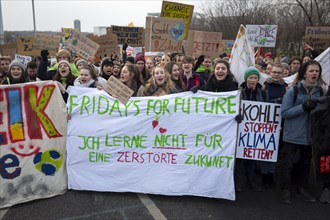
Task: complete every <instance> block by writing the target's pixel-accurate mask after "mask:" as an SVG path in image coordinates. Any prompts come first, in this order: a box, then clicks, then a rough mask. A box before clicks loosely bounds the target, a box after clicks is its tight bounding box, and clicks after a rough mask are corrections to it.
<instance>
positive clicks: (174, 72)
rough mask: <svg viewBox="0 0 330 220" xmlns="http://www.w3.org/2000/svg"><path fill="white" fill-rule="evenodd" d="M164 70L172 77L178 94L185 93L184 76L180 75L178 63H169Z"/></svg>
mask: <svg viewBox="0 0 330 220" xmlns="http://www.w3.org/2000/svg"><path fill="white" fill-rule="evenodd" d="M164 69H165V70H166V71H167V72H168V73H169V74H170V75H171V79H172V81H173V83H174V85H175V89H176V90H177V91H178V92H185V91H186V87H185V85H184V83H183V80H182V76H181V74H180V68H179V66H178V65H177V63H176V62H173V61H171V62H168V63H167V64H166V65H165V67H164Z"/></svg>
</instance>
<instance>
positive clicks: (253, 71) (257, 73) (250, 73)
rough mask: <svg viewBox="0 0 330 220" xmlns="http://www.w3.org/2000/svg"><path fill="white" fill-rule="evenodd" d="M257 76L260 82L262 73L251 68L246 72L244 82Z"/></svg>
mask: <svg viewBox="0 0 330 220" xmlns="http://www.w3.org/2000/svg"><path fill="white" fill-rule="evenodd" d="M253 74H255V75H257V76H258V80H259V79H260V72H259V70H258V69H257V68H255V67H253V66H251V67H249V68H247V69H246V70H245V72H244V80H245V81H246V79H247V78H248V77H249V76H251V75H253Z"/></svg>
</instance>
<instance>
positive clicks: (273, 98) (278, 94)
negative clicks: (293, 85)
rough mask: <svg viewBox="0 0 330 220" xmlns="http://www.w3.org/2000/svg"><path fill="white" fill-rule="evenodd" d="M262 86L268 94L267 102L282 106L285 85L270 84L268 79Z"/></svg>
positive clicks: (280, 83)
mask: <svg viewBox="0 0 330 220" xmlns="http://www.w3.org/2000/svg"><path fill="white" fill-rule="evenodd" d="M264 85H265V89H266V90H267V93H268V97H269V102H271V103H278V104H282V100H283V96H284V94H285V93H286V87H287V84H285V82H284V81H281V82H272V81H271V78H268V79H267V81H266V82H265V84H264Z"/></svg>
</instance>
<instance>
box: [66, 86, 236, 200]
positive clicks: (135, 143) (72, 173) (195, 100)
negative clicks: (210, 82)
mask: <svg viewBox="0 0 330 220" xmlns="http://www.w3.org/2000/svg"><path fill="white" fill-rule="evenodd" d="M69 93H70V98H69V101H68V104H67V107H68V110H69V112H70V113H71V115H72V119H71V120H70V121H69V125H68V139H67V153H68V161H67V170H68V180H69V181H68V184H69V189H76V190H95V191H112V192H139V193H151V194H163V195H194V196H206V197H214V198H225V199H229V200H234V199H235V192H234V181H233V165H234V159H235V141H236V131H237V123H236V121H235V120H234V118H235V116H236V115H237V114H238V107H239V104H238V103H239V91H233V92H227V93H210V92H198V93H196V94H193V93H191V92H186V93H179V94H173V95H168V96H162V97H141V98H131V99H130V100H129V101H128V102H127V103H126V105H124V104H122V103H120V102H119V101H118V100H116V99H114V98H112V97H110V96H109V95H108V94H107V93H105V92H104V91H99V90H97V89H90V88H79V87H70V88H69Z"/></svg>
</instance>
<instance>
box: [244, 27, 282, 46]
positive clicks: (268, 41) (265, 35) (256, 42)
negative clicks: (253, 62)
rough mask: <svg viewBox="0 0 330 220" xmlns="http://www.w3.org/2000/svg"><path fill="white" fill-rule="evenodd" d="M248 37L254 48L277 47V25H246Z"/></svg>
mask: <svg viewBox="0 0 330 220" xmlns="http://www.w3.org/2000/svg"><path fill="white" fill-rule="evenodd" d="M246 31H247V32H246V36H247V39H248V41H249V42H250V44H251V46H253V47H275V44H276V35H277V25H246Z"/></svg>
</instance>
